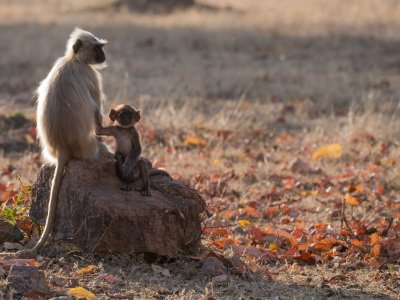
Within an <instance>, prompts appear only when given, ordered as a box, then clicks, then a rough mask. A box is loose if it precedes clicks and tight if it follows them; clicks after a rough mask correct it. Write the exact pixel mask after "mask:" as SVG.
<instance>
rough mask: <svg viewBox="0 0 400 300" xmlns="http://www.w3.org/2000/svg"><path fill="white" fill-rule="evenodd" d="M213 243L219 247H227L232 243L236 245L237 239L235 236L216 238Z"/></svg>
mask: <svg viewBox="0 0 400 300" xmlns="http://www.w3.org/2000/svg"><path fill="white" fill-rule="evenodd" d="M213 243H214V244H215V245H216V246H217V247H218V248H221V249H225V248H227V247H229V246H231V245H236V244H237V240H235V239H234V238H226V239H221V240H215V241H213Z"/></svg>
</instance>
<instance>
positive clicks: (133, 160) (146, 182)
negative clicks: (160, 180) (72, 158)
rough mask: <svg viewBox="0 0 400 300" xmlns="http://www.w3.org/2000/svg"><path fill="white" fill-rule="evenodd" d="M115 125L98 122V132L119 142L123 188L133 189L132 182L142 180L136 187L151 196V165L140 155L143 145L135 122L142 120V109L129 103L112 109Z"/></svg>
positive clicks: (118, 166)
mask: <svg viewBox="0 0 400 300" xmlns="http://www.w3.org/2000/svg"><path fill="white" fill-rule="evenodd" d="M110 120H111V121H112V122H113V125H111V126H107V127H102V125H101V124H98V126H97V130H96V134H98V135H108V136H113V137H114V138H115V140H116V143H117V149H116V151H115V156H114V157H115V160H116V169H117V175H118V177H119V178H120V179H121V180H122V183H121V186H120V188H121V190H125V191H129V190H131V187H130V184H131V183H133V182H134V181H136V180H137V179H141V180H142V183H143V185H142V187H140V188H136V190H138V191H140V194H141V195H142V196H151V191H150V179H149V176H150V174H149V166H148V164H147V162H146V160H145V159H143V158H141V157H140V154H141V152H142V147H141V144H140V137H139V133H138V131H137V130H136V128H135V124H136V123H137V122H139V120H140V111H139V110H136V109H135V108H134V107H132V106H130V105H127V104H120V105H118V106H117V107H115V108H113V109H111V111H110Z"/></svg>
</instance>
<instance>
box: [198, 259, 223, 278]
mask: <svg viewBox="0 0 400 300" xmlns="http://www.w3.org/2000/svg"><path fill="white" fill-rule="evenodd" d="M201 273H202V274H203V275H205V276H209V277H215V276H219V275H225V274H226V273H227V268H226V267H225V265H224V264H223V263H222V262H221V261H220V260H219V259H218V258H216V257H213V256H211V257H207V258H206V259H205V260H204V262H203V266H202V267H201Z"/></svg>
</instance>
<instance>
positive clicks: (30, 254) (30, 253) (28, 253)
mask: <svg viewBox="0 0 400 300" xmlns="http://www.w3.org/2000/svg"><path fill="white" fill-rule="evenodd" d="M14 256H15V257H16V258H35V257H36V256H37V251H36V250H33V249H24V250H20V251H18V252H16V253H15V254H14Z"/></svg>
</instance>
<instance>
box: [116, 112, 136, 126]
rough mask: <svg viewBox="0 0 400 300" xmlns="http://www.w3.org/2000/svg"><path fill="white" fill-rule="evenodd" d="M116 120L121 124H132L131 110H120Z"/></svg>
mask: <svg viewBox="0 0 400 300" xmlns="http://www.w3.org/2000/svg"><path fill="white" fill-rule="evenodd" d="M117 121H118V123H119V124H121V125H122V126H130V125H134V122H133V111H128V110H125V109H124V110H122V111H121V112H120V113H119V114H118V117H117Z"/></svg>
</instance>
